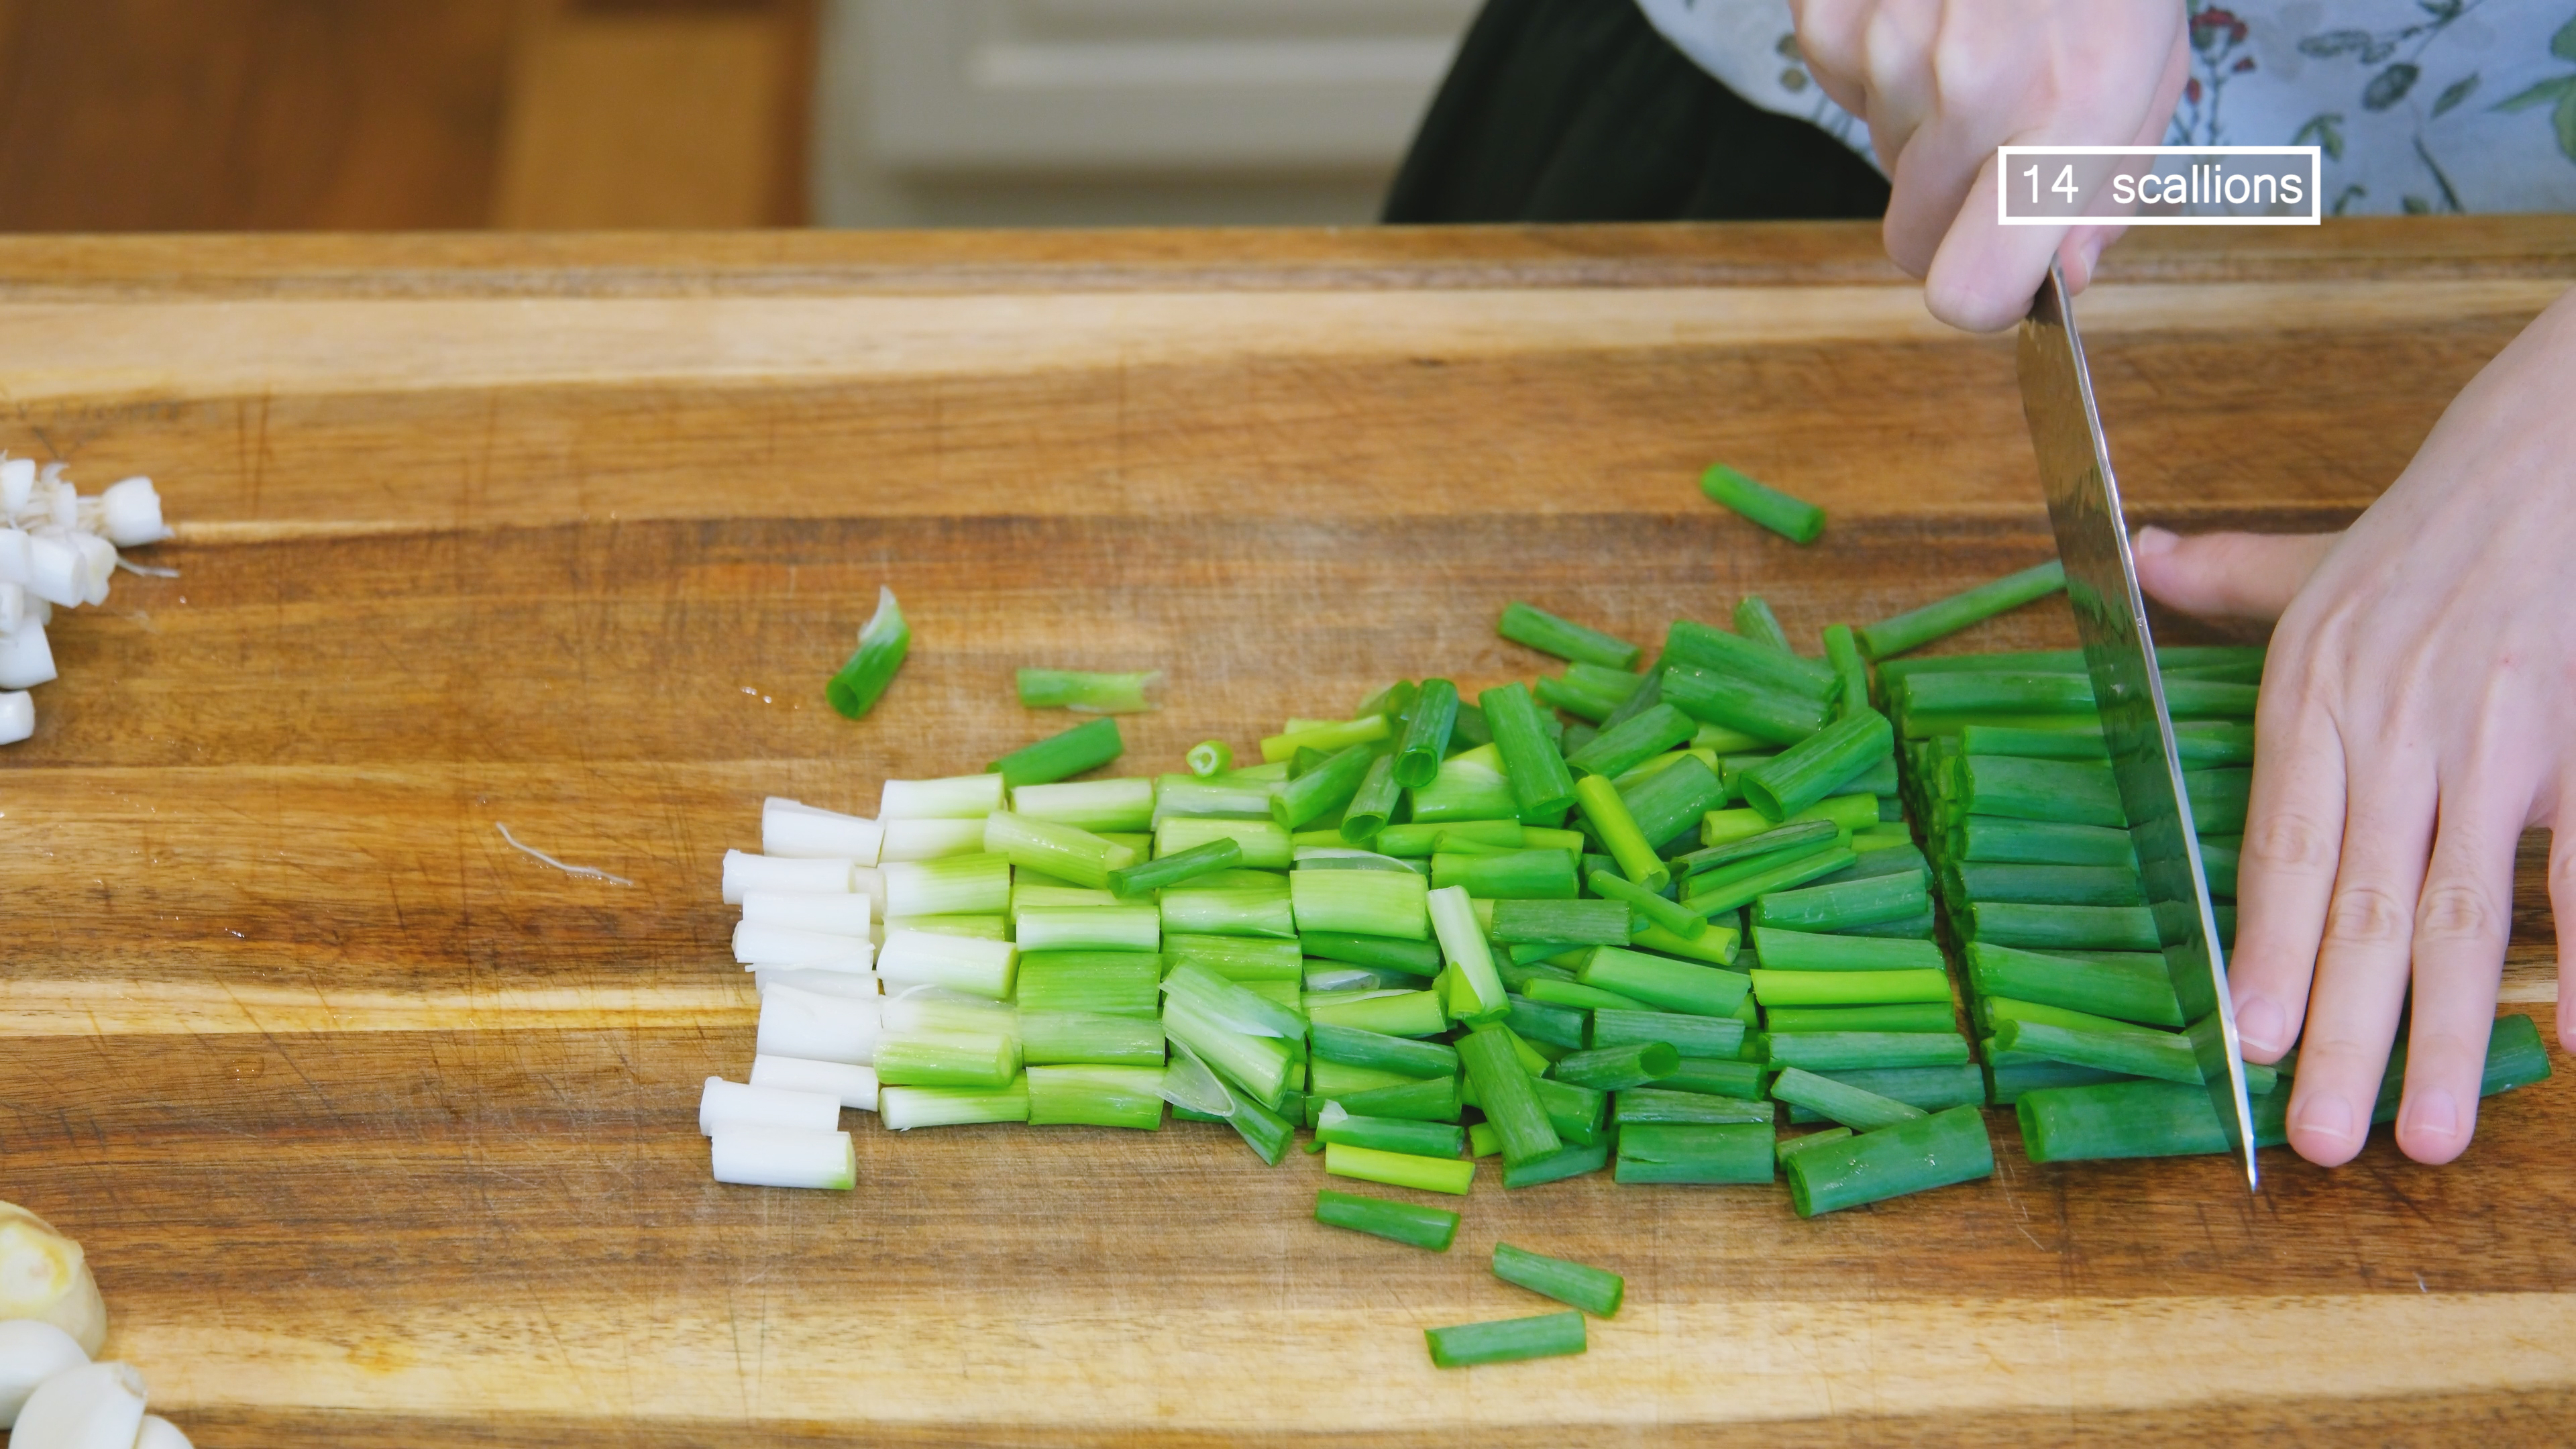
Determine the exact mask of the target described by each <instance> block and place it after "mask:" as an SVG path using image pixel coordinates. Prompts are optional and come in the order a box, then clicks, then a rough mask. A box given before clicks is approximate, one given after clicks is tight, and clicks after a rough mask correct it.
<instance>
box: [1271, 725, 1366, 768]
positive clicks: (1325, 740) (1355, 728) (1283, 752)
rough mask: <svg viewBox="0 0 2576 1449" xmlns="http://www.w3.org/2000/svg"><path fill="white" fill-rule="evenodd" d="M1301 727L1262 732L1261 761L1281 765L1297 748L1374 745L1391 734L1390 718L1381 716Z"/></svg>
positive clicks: (1290, 758)
mask: <svg viewBox="0 0 2576 1449" xmlns="http://www.w3.org/2000/svg"><path fill="white" fill-rule="evenodd" d="M1303 723H1304V724H1305V726H1306V727H1305V728H1303V729H1295V730H1289V731H1286V732H1285V733H1282V734H1275V735H1266V736H1264V737H1263V738H1262V741H1261V758H1262V760H1263V761H1264V762H1265V763H1268V764H1274V765H1284V764H1286V763H1287V762H1288V761H1290V760H1292V759H1294V758H1296V755H1297V752H1298V751H1299V750H1301V749H1315V750H1324V751H1327V752H1329V751H1333V750H1343V749H1348V748H1350V747H1351V746H1352V745H1366V744H1374V743H1376V742H1377V741H1379V740H1383V739H1385V738H1387V737H1388V736H1390V735H1392V734H1393V733H1395V726H1394V724H1393V722H1392V721H1390V720H1388V719H1387V717H1386V716H1384V715H1376V714H1370V715H1362V716H1360V717H1359V718H1358V719H1351V720H1324V721H1320V722H1318V721H1305V722H1303Z"/></svg>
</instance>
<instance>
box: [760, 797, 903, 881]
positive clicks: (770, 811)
mask: <svg viewBox="0 0 2576 1449" xmlns="http://www.w3.org/2000/svg"><path fill="white" fill-rule="evenodd" d="M884 845H885V828H884V827H883V826H880V825H878V824H877V823H876V822H875V821H873V820H869V819H866V818H864V817H862V816H857V815H843V814H841V813H840V812H838V811H834V810H822V809H817V808H816V807H814V806H811V805H807V804H803V803H801V802H799V801H795V800H789V799H785V798H783V797H781V796H777V795H772V796H770V797H769V798H768V799H766V800H763V801H761V802H760V851H761V854H763V855H776V856H785V857H788V858H791V859H806V860H810V859H816V858H820V859H825V860H830V859H837V858H846V859H849V860H854V861H856V862H858V863H859V864H861V865H874V864H876V863H877V852H878V851H879V850H880V849H882V848H883V847H884Z"/></svg>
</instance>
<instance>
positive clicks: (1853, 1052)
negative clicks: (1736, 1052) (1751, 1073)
mask: <svg viewBox="0 0 2576 1449" xmlns="http://www.w3.org/2000/svg"><path fill="white" fill-rule="evenodd" d="M1764 1042H1765V1047H1766V1050H1767V1052H1768V1059H1769V1061H1770V1063H1771V1065H1772V1066H1774V1067H1805V1068H1806V1069H1807V1070H1808V1071H1811V1072H1824V1073H1833V1072H1839V1071H1845V1070H1850V1069H1854V1068H1863V1067H1946V1066H1953V1065H1956V1064H1957V1063H1960V1062H1964V1061H1966V1060H1967V1059H1968V1039H1967V1038H1966V1037H1964V1036H1961V1035H1959V1034H1958V1033H1957V1032H1947V1033H1942V1034H1938V1035H1936V1034H1934V1033H1931V1032H1911V1031H1909V1032H1884V1031H1818V1032H1771V1033H1768V1034H1767V1035H1766V1036H1765V1037H1764Z"/></svg>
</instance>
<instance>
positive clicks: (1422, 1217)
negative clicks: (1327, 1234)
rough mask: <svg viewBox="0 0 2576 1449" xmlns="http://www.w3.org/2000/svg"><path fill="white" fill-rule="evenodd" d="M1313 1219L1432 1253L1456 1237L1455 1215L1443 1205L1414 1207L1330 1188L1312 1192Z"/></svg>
mask: <svg viewBox="0 0 2576 1449" xmlns="http://www.w3.org/2000/svg"><path fill="white" fill-rule="evenodd" d="M1315 1221H1317V1222H1319V1223H1322V1224H1324V1225H1325V1226H1326V1227H1332V1228H1349V1229H1351V1230H1352V1231H1353V1232H1361V1233H1367V1234H1369V1235H1370V1236H1371V1237H1378V1238H1384V1239H1386V1240H1388V1241H1389V1242H1395V1243H1402V1244H1404V1245H1405V1246H1406V1247H1409V1248H1429V1249H1430V1250H1431V1251H1433V1252H1435V1253H1445V1252H1447V1251H1449V1245H1450V1243H1452V1242H1454V1241H1456V1239H1457V1237H1458V1215H1457V1214H1456V1213H1453V1212H1451V1211H1449V1210H1448V1209H1446V1208H1435V1207H1416V1206H1414V1205H1413V1204H1411V1203H1406V1202H1389V1201H1387V1200H1386V1199H1385V1198H1382V1197H1363V1196H1361V1195H1359V1194H1357V1193H1349V1192H1334V1191H1332V1190H1330V1189H1329V1188H1328V1189H1326V1190H1324V1191H1321V1192H1318V1193H1316V1194H1315Z"/></svg>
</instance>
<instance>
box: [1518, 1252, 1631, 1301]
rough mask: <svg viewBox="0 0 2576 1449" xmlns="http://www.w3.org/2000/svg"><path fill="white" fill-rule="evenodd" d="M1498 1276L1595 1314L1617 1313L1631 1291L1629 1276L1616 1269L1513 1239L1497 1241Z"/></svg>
mask: <svg viewBox="0 0 2576 1449" xmlns="http://www.w3.org/2000/svg"><path fill="white" fill-rule="evenodd" d="M1494 1276H1495V1277H1497V1278H1500V1279H1502V1280H1503V1281H1504V1282H1506V1283H1510V1284H1514V1285H1516V1286H1518V1287H1522V1288H1527V1289H1528V1290H1530V1291H1531V1292H1533V1293H1543V1294H1546V1295H1547V1296H1548V1297H1550V1298H1553V1299H1555V1300H1556V1301H1557V1302H1559V1303H1562V1304H1565V1305H1567V1306H1568V1307H1572V1308H1580V1309H1582V1310H1583V1311H1584V1312H1586V1313H1589V1314H1591V1315H1592V1316H1593V1317H1595V1318H1609V1317H1612V1316H1614V1315H1616V1314H1617V1313H1618V1312H1619V1302H1620V1300H1621V1299H1623V1298H1625V1297H1626V1296H1627V1294H1628V1280H1627V1279H1625V1278H1622V1277H1620V1276H1619V1275H1618V1274H1616V1273H1613V1272H1609V1271H1608V1270H1606V1269H1602V1268H1595V1267H1591V1266H1589V1265H1587V1264H1583V1263H1577V1262H1572V1261H1570V1260H1568V1259H1565V1258H1551V1257H1548V1256H1547V1255H1546V1254H1544V1253H1533V1252H1531V1251H1530V1250H1529V1249H1527V1248H1516V1247H1514V1246H1512V1245H1511V1244H1509V1243H1496V1244H1494Z"/></svg>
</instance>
